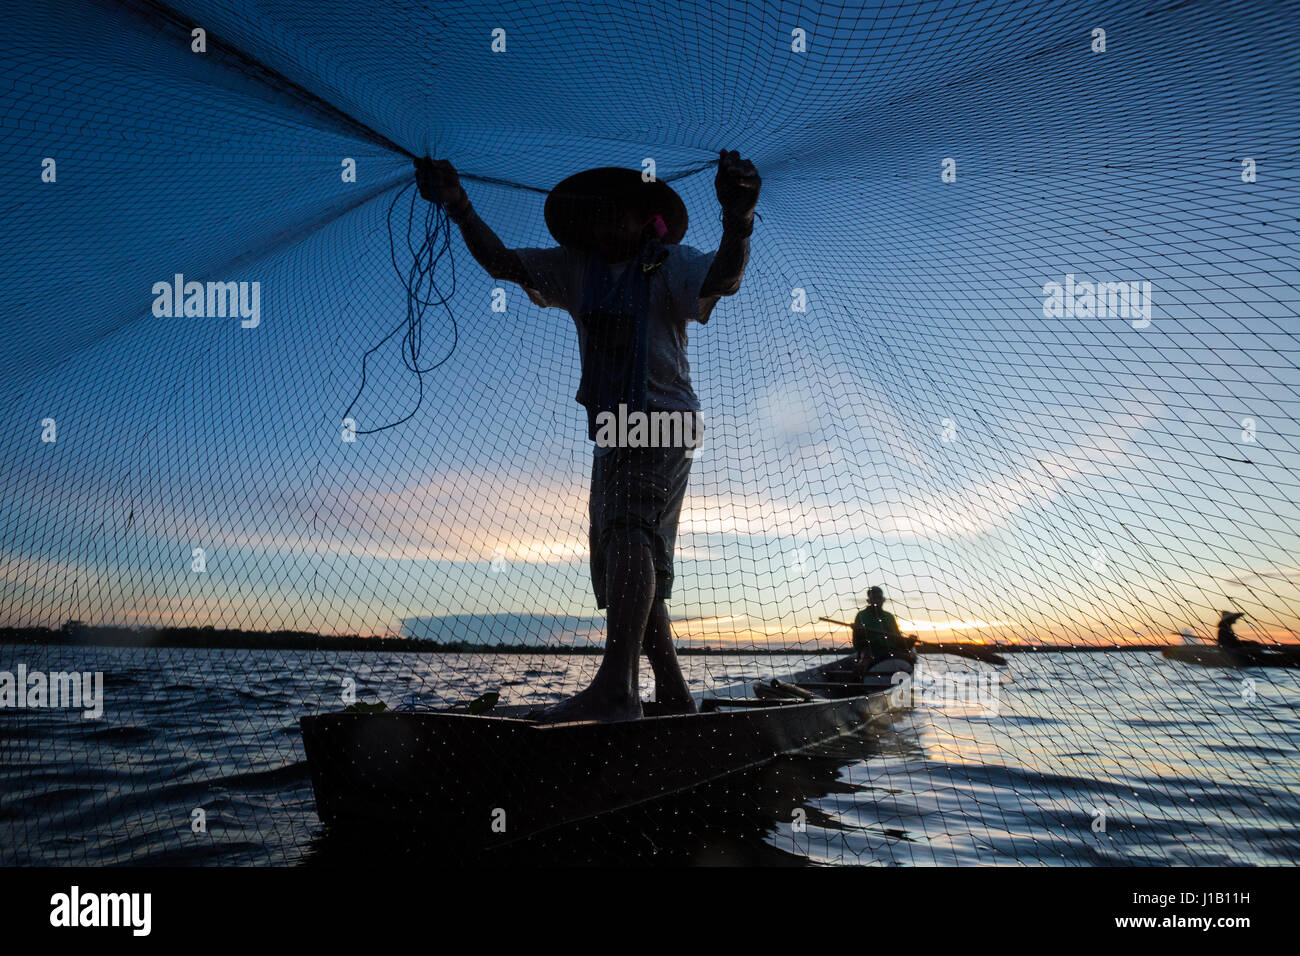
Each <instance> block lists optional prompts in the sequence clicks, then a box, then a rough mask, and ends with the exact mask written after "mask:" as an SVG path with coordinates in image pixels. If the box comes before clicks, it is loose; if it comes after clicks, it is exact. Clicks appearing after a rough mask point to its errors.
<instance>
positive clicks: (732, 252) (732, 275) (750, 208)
mask: <svg viewBox="0 0 1300 956" xmlns="http://www.w3.org/2000/svg"><path fill="white" fill-rule="evenodd" d="M713 185H714V189H715V191H716V192H717V194H718V203H719V204H720V205H721V206H722V242H720V243H719V244H718V251H717V252H716V253H715V254H714V256H713V265H712V266H710V267H709V272H708V275H706V276H705V277H704V285H703V286H701V288H700V301H701V303H702V304H704V305H705V306H706V309H707V310H712V308H713V305H714V304H715V303H716V302H717V301H718V299H719V298H720V297H721V296H724V295H735V294H736V293H737V292H738V291H739V290H740V280H741V278H742V277H743V276H744V275H745V266H746V265H747V264H748V262H749V234H750V233H751V232H753V231H754V206H755V205H757V204H758V190H759V188H760V186H761V185H762V182H761V180H760V179H759V178H758V171H757V170H756V169H754V164H753V163H751V162H750V161H749V160H747V159H741V158H740V154H739V153H737V152H736V151H735V150H732V151H731V152H728V151H727V150H725V149H724V150H722V151H721V152H720V153H719V156H718V175H717V177H716V178H715V179H714V181H713Z"/></svg>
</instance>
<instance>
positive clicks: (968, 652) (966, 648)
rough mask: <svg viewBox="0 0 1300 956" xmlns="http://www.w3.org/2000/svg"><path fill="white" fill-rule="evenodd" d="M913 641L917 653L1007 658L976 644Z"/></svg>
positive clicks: (1003, 660)
mask: <svg viewBox="0 0 1300 956" xmlns="http://www.w3.org/2000/svg"><path fill="white" fill-rule="evenodd" d="M817 620H819V621H825V622H826V623H827V624H838V625H839V626H840V627H852V626H853V625H852V624H849V623H847V622H846V621H837V620H835V619H834V618H830V617H819V618H818V619H817ZM911 640H912V641H913V645H912V646H913V648H914V649H915V650H916V652H917V653H918V654H951V655H952V656H953V657H965V658H967V659H969V660H972V661H982V662H984V663H985V664H1005V663H1006V662H1007V659H1006V658H1005V657H1003V656H1002V655H1001V654H999V653H998V652H997V651H995V650H993V649H992V648H991V647H980V646H979V645H978V644H926V643H923V642H921V641H918V640H916V638H912V639H911Z"/></svg>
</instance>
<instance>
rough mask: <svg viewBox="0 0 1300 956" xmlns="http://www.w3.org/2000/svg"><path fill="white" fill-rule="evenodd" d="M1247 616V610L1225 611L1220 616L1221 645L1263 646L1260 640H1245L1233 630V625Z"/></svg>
mask: <svg viewBox="0 0 1300 956" xmlns="http://www.w3.org/2000/svg"><path fill="white" fill-rule="evenodd" d="M1245 616H1246V612H1245V611H1223V612H1221V613H1220V617H1219V646H1220V647H1239V648H1240V647H1263V646H1264V645H1263V644H1261V643H1259V642H1258V641H1243V640H1242V639H1241V638H1239V637H1238V636H1237V635H1236V634H1235V633H1234V632H1233V630H1232V625H1234V624H1236V623H1237V621H1238V620H1240V619H1241V618H1243V617H1245Z"/></svg>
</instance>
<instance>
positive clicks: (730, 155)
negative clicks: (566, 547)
mask: <svg viewBox="0 0 1300 956" xmlns="http://www.w3.org/2000/svg"><path fill="white" fill-rule="evenodd" d="M415 167H416V182H417V184H418V185H419V188H420V193H421V195H423V196H424V198H425V199H427V200H429V201H430V202H436V203H440V204H441V205H442V207H443V208H444V209H445V210H446V213H447V216H448V218H450V219H451V221H452V222H454V223H455V224H456V225H457V226H459V227H460V233H461V236H462V237H463V238H464V240H465V247H466V248H467V249H468V250H469V253H470V255H472V256H473V257H474V259H475V260H476V261H477V262H478V263H479V265H481V266H482V267H483V268H484V269H486V270H487V272H488V274H489V275H491V276H492V277H493V278H494V279H500V280H503V281H506V282H514V283H516V284H518V285H519V286H521V287H522V288H523V289H524V291H525V292H526V293H527V294H528V297H529V298H530V299H531V300H532V301H533V302H534V303H536V304H537V305H539V306H543V307H550V308H558V309H564V310H566V311H567V312H568V313H569V314H570V315H571V316H572V317H573V321H574V324H575V325H576V327H577V333H578V354H579V357H580V359H581V364H582V376H581V379H580V382H579V385H578V394H577V401H578V402H579V403H580V404H581V405H583V406H585V408H586V411H587V435H588V438H590V439H591V441H592V442H593V443H594V448H593V457H592V465H591V498H590V508H589V511H590V544H591V583H592V587H593V589H594V591H595V594H596V606H597V607H600V608H608V632H607V637H606V640H605V653H604V657H603V659H602V660H601V663H600V669H599V670H598V671H597V673H596V677H595V679H594V680H593V681H592V683H591V686H589V687H588V688H586V689H585V690H583V691H581V692H580V693H578V694H577V695H575V696H574V697H572V698H570V699H568V700H566V701H563V702H561V703H559V704H557V705H555V706H554V707H552V708H550V709H549V710H547V711H544V712H542V713H540V714H537V715H536V718H537V719H539V720H543V721H548V722H556V721H565V720H629V719H635V718H638V717H641V716H643V714H642V708H641V701H640V693H639V683H640V681H639V670H638V667H639V661H640V655H641V652H642V650H644V652H645V655H646V657H648V658H649V659H650V666H651V667H652V668H653V669H654V675H655V698H656V701H657V702H658V703H659V704H660V705H662V706H663V707H664V708H665V709H666V710H667V711H668V712H670V713H692V712H694V710H695V702H694V700H693V699H692V697H691V694H690V691H689V690H688V689H687V686H686V681H685V679H684V678H683V677H682V672H681V668H680V666H679V665H678V663H677V653H676V651H675V649H674V648H673V635H672V627H671V625H670V623H669V619H668V608H667V605H666V604H665V602H666V600H667V599H668V597H669V596H670V594H671V592H672V584H673V551H674V549H675V546H676V540H677V523H678V519H679V517H680V514H681V507H682V500H683V498H684V497H685V495H686V485H687V481H688V478H689V476H690V468H691V459H692V457H693V455H694V452H695V449H696V448H697V447H698V446H699V444H700V433H701V432H702V430H703V424H702V422H701V420H700V403H699V399H698V398H696V395H695V391H694V389H693V388H692V386H691V378H690V367H689V364H688V363H687V358H686V339H687V325H688V324H689V323H690V322H699V323H700V324H701V325H703V324H704V323H706V322H708V320H709V316H710V314H711V313H712V311H713V308H714V306H715V305H716V304H717V302H718V300H719V299H720V298H721V297H722V296H725V295H734V294H735V293H736V292H737V291H738V290H739V289H740V282H741V278H742V277H743V275H744V272H745V266H746V263H747V262H748V260H749V235H750V233H751V232H752V231H753V228H754V207H755V205H756V204H757V202H758V192H759V187H760V181H759V176H758V173H757V172H756V171H755V169H754V165H753V163H751V162H750V161H749V160H745V159H741V158H740V155H739V154H738V153H736V152H735V151H727V150H722V151H721V152H720V154H719V157H718V171H717V175H716V176H715V178H714V190H715V192H716V194H717V198H718V202H719V204H720V205H721V207H722V239H721V242H720V243H719V245H718V249H717V251H716V252H711V253H704V252H700V251H699V250H697V249H693V248H691V247H690V246H686V245H681V241H682V238H683V236H684V235H685V233H686V224H687V213H686V206H685V204H684V203H683V202H682V200H681V198H680V197H679V196H678V195H677V193H676V192H675V191H674V190H673V189H672V187H670V186H669V185H668V184H667V183H665V182H664V181H663V180H659V179H653V180H650V181H649V182H647V181H646V180H645V179H643V178H642V175H641V171H640V170H634V169H618V168H614V167H603V168H600V169H591V170H587V171H586V172H581V173H577V174H576V175H573V176H570V177H568V178H567V179H565V180H564V181H563V182H561V183H560V184H559V185H557V186H556V187H555V188H554V189H552V190H551V191H550V194H549V195H548V196H547V198H546V207H545V217H546V227H547V229H548V230H549V231H550V233H551V235H552V236H553V237H554V238H555V240H556V242H557V243H559V244H558V245H557V246H554V247H551V248H539V249H508V248H506V246H505V244H504V243H503V242H502V241H501V240H500V239H499V238H498V237H497V235H496V234H495V233H494V232H493V231H492V230H491V229H489V228H488V226H487V225H486V224H484V222H483V221H482V220H481V219H479V218H478V216H477V215H476V214H475V212H474V208H473V207H472V206H471V205H470V201H469V197H468V195H467V194H466V193H465V190H464V189H463V188H462V187H461V184H460V176H459V174H458V173H457V172H456V169H455V167H453V166H452V164H451V163H449V162H447V161H446V160H434V159H430V158H429V157H425V158H423V159H417V160H416V161H415ZM519 384H520V383H518V382H516V383H514V385H515V386H516V387H517V386H519ZM665 439H667V440H666V441H665Z"/></svg>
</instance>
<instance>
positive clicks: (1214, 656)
mask: <svg viewBox="0 0 1300 956" xmlns="http://www.w3.org/2000/svg"><path fill="white" fill-rule="evenodd" d="M1160 653H1161V654H1163V655H1164V656H1165V657H1167V658H1168V659H1169V660H1171V661H1182V662H1183V663H1184V664H1200V665H1201V666H1202V667H1300V647H1295V646H1276V647H1264V648H1259V647H1221V646H1219V645H1217V644H1202V645H1196V644H1185V645H1180V646H1178V647H1166V648H1165V649H1164V650H1162V651H1161V652H1160Z"/></svg>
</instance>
